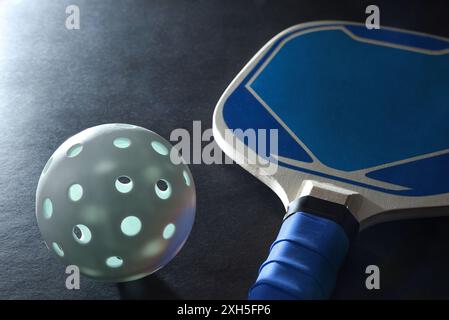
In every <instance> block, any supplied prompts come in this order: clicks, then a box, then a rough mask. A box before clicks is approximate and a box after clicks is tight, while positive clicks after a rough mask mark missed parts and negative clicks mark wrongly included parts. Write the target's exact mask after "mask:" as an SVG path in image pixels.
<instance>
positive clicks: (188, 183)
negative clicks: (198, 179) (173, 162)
mask: <svg viewBox="0 0 449 320" xmlns="http://www.w3.org/2000/svg"><path fill="white" fill-rule="evenodd" d="M182 176H183V177H184V181H185V183H186V185H187V186H190V177H189V174H188V173H187V171H185V170H184V171H183V172H182Z"/></svg>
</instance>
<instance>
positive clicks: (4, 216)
mask: <svg viewBox="0 0 449 320" xmlns="http://www.w3.org/2000/svg"><path fill="white" fill-rule="evenodd" d="M445 3H446V1H422V2H421V3H419V2H411V1H385V2H379V1H373V2H367V1H350V2H349V1H316V0H315V1H299V0H292V1H279V0H277V1H275V0H273V1H268V0H266V1H264V0H254V1H244V0H226V1H217V0H189V1H171V0H156V1H144V0H133V1H117V0H89V1H87V0H86V1H81V0H71V1H65V0H64V1H55V0H46V1H37V0H34V1H33V0H22V1H19V0H15V1H0V148H1V151H0V298H3V299H18V298H24V299H30V298H33V299H49V298H51V299H61V298H65V299H72V298H73V299H79V298H84V299H117V298H125V299H126V298H186V299H197V298H198V299H219V298H222V299H237V298H245V297H246V294H247V290H248V288H249V287H250V285H251V284H252V282H253V281H254V279H255V276H256V272H257V269H258V267H259V265H260V263H261V262H262V261H263V260H264V258H266V255H267V250H268V247H269V244H270V243H271V242H272V240H273V239H274V238H275V235H276V234H277V231H278V228H279V225H280V222H281V219H282V212H283V206H282V204H281V202H280V201H279V200H278V199H277V197H276V195H275V194H273V193H272V192H271V191H270V190H269V189H268V188H267V187H265V186H264V185H263V184H262V183H260V182H259V181H258V180H257V179H254V178H253V177H252V176H250V175H249V174H248V173H246V172H245V171H244V170H242V169H241V168H240V167H238V166H237V165H222V166H218V165H213V166H207V165H191V170H192V173H193V175H194V177H195V182H196V187H197V195H198V199H197V203H198V208H197V219H196V222H195V225H194V228H193V231H192V233H191V235H190V238H189V240H188V241H187V243H186V245H185V247H184V248H183V250H182V251H181V252H180V253H179V255H178V256H177V257H175V259H174V260H173V261H172V262H170V263H169V264H168V265H167V266H166V267H165V268H163V269H162V270H160V271H158V272H157V273H156V274H155V275H152V276H149V277H147V278H145V279H142V280H139V281H135V282H131V283H124V284H120V285H117V284H110V283H100V282H96V281H93V280H90V279H88V278H85V277H83V278H82V279H81V290H79V291H69V290H67V289H65V277H66V275H65V274H64V267H63V266H62V265H60V264H59V263H58V262H57V261H56V259H54V258H53V257H52V256H51V255H50V254H49V252H48V251H47V249H46V248H45V246H44V244H43V241H42V239H41V237H40V234H39V230H38V228H37V224H36V220H35V216H34V197H35V189H36V186H37V182H38V178H39V175H40V172H41V170H42V168H43V166H44V164H45V162H46V161H47V159H48V158H49V157H50V155H51V154H52V153H53V151H54V150H55V149H56V148H57V147H58V146H59V145H60V144H61V143H62V142H63V141H64V140H65V139H66V138H68V137H69V136H71V135H73V134H75V133H77V132H79V131H81V130H83V129H85V128H87V127H90V126H94V125H98V124H102V123H109V122H125V123H132V124H136V125H140V126H144V127H146V128H149V129H151V130H154V131H156V132H158V133H159V134H161V135H162V136H163V137H165V138H167V139H168V138H169V136H170V132H171V131H172V130H173V129H175V128H187V129H188V130H189V131H191V128H192V121H193V120H201V121H202V124H203V129H206V128H209V127H210V126H211V117H212V112H213V109H214V107H215V103H216V102H217V100H218V99H219V97H220V95H221V94H222V93H223V91H224V89H225V88H226V86H227V85H228V84H229V83H230V81H231V80H232V79H233V78H234V76H235V75H236V74H237V73H238V72H239V71H240V69H241V68H242V67H243V66H244V64H245V63H246V62H247V61H248V60H249V59H250V58H251V57H252V56H253V55H254V54H255V53H256V51H257V50H258V49H259V48H261V47H262V46H263V45H264V44H265V43H266V42H267V41H268V40H269V39H270V38H271V37H273V36H275V35H276V34H277V33H279V32H280V31H282V30H283V29H285V28H287V27H289V26H291V25H294V24H297V23H301V22H307V21H313V20H324V19H327V20H335V19H341V20H351V21H360V22H362V21H364V20H365V17H366V15H365V13H364V11H365V8H366V6H367V5H369V4H377V5H379V6H380V10H381V24H383V25H386V26H394V27H401V28H407V29H412V30H417V31H423V32H428V33H433V34H436V35H440V36H447V37H449V29H448V26H449V6H448V5H446V4H445ZM69 4H76V5H78V6H79V7H80V10H81V29H80V30H74V31H70V30H67V29H66V28H65V24H64V23H65V19H66V16H67V15H66V14H65V8H66V6H67V5H69ZM448 230H449V218H432V219H426V220H409V221H401V222H393V223H385V224H381V225H377V226H375V227H371V228H369V229H367V230H364V231H362V232H361V233H360V234H359V236H358V238H357V239H356V241H355V243H354V246H353V248H352V249H351V251H350V254H349V257H348V259H347V262H346V264H345V266H344V268H343V270H342V274H341V277H340V279H339V283H338V285H337V289H336V292H335V295H334V298H336V299H348V298H351V299H359V298H362V299H364V298H370V299H380V298H384V299H391V298H449V272H448V271H449V254H448V252H449V251H448V249H449V232H448ZM369 264H376V265H378V266H379V267H380V270H381V290H378V291H368V290H366V289H365V287H364V280H365V277H366V275H365V274H364V270H365V268H366V266H367V265H369Z"/></svg>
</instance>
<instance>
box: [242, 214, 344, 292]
mask: <svg viewBox="0 0 449 320" xmlns="http://www.w3.org/2000/svg"><path fill="white" fill-rule="evenodd" d="M348 248H349V241H348V237H347V236H346V233H345V231H344V230H343V228H342V227H341V226H340V225H339V224H337V223H336V222H334V221H332V220H329V219H326V218H322V217H319V216H315V215H312V214H308V213H303V212H297V213H294V214H292V215H290V216H289V217H288V218H287V219H286V220H285V221H284V222H283V224H282V227H281V230H280V231H279V235H278V237H277V238H276V240H275V241H274V243H273V245H272V246H271V249H270V254H269V256H268V258H267V260H266V261H265V262H264V263H263V264H262V266H261V267H260V269H259V276H258V278H257V280H256V283H255V284H254V285H253V286H252V288H251V289H250V292H249V299H251V300H278V299H282V300H285V299H289V300H291V299H307V300H309V299H326V298H329V296H330V295H331V294H332V291H333V289H334V286H335V281H336V278H337V274H338V271H339V269H340V266H341V265H342V263H343V261H344V258H345V256H346V253H347V252H348Z"/></svg>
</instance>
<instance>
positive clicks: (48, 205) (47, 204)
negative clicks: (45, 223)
mask: <svg viewBox="0 0 449 320" xmlns="http://www.w3.org/2000/svg"><path fill="white" fill-rule="evenodd" d="M42 214H43V215H44V218H45V219H50V218H51V216H52V215H53V202H51V200H50V199H49V198H45V200H44V202H43V204H42Z"/></svg>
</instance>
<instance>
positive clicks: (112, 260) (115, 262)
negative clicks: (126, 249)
mask: <svg viewBox="0 0 449 320" xmlns="http://www.w3.org/2000/svg"><path fill="white" fill-rule="evenodd" d="M122 264H123V259H122V258H120V257H118V256H112V257H109V258H107V259H106V265H107V266H108V267H109V268H119V267H121V266H122Z"/></svg>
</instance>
